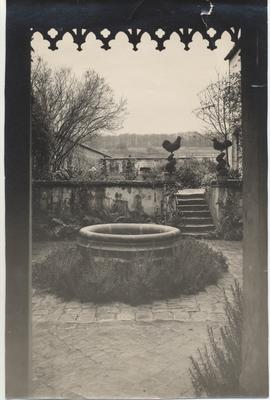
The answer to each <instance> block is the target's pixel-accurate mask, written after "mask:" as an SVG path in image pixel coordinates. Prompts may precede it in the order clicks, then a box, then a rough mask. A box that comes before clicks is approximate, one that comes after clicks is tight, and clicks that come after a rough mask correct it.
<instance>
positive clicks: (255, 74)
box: [240, 21, 268, 397]
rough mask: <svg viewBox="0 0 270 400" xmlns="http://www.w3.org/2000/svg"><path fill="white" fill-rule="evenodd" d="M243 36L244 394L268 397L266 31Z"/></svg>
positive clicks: (245, 31) (246, 31) (263, 25)
mask: <svg viewBox="0 0 270 400" xmlns="http://www.w3.org/2000/svg"><path fill="white" fill-rule="evenodd" d="M260 22H261V26H260V27H254V29H251V28H246V29H245V28H244V29H243V31H242V48H241V55H242V101H243V170H244V171H243V172H244V186H243V192H244V193H243V195H244V196H243V197H244V265H243V292H244V326H243V345H242V373H241V377H240V384H241V388H242V391H243V394H244V395H247V396H251V397H263V396H266V397H267V395H268V337H267V336H268V321H267V318H268V316H267V86H266V85H267V55H266V54H267V43H266V40H267V39H266V38H267V30H266V21H260Z"/></svg>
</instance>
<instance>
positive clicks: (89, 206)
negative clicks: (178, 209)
mask: <svg viewBox="0 0 270 400" xmlns="http://www.w3.org/2000/svg"><path fill="white" fill-rule="evenodd" d="M167 202H168V199H167V197H166V196H165V194H164V182H155V184H153V183H152V182H138V181H121V182H103V181H98V182H97V181H96V182H74V181H35V182H33V185H32V204H33V216H34V217H43V216H44V217H45V218H48V217H49V218H70V217H74V218H75V217H82V216H86V215H95V213H98V212H102V211H104V210H107V211H110V210H111V211H112V210H113V211H115V212H119V213H120V214H121V215H126V214H127V212H128V211H138V212H142V213H145V214H147V215H149V216H157V215H160V214H161V213H162V209H163V207H164V206H168V204H167Z"/></svg>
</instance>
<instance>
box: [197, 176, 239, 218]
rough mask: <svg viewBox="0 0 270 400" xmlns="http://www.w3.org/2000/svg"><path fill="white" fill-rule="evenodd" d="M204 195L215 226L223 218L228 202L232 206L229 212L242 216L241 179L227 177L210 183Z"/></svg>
mask: <svg viewBox="0 0 270 400" xmlns="http://www.w3.org/2000/svg"><path fill="white" fill-rule="evenodd" d="M205 197H206V201H207V203H208V206H209V209H210V213H211V215H212V217H213V221H214V224H215V225H216V226H218V225H219V224H220V223H221V221H222V218H224V213H225V209H226V205H227V206H228V202H229V203H230V207H231V208H232V209H231V212H232V213H234V214H235V216H238V217H240V218H242V215H243V194H242V182H241V181H239V180H236V179H228V180H227V181H224V182H215V183H212V184H211V186H209V187H208V188H207V189H206V192H205Z"/></svg>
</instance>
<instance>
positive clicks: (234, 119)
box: [194, 73, 241, 140]
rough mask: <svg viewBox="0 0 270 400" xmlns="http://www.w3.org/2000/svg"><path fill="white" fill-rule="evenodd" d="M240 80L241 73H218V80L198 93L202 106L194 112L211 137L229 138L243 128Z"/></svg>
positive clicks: (207, 134)
mask: <svg viewBox="0 0 270 400" xmlns="http://www.w3.org/2000/svg"><path fill="white" fill-rule="evenodd" d="M240 80H241V78H240V74H239V73H234V74H230V75H228V74H226V75H224V76H220V75H218V77H217V80H216V82H214V83H211V84H210V85H208V86H207V87H206V88H205V89H204V90H202V91H201V92H200V93H199V94H198V97H199V102H200V107H199V108H197V109H196V110H195V111H194V113H195V115H196V116H197V117H198V118H199V119H200V120H201V121H202V122H203V128H204V133H205V135H206V136H208V137H209V138H217V139H220V140H228V139H230V138H231V136H232V134H233V133H234V132H235V131H236V130H237V129H241V84H240Z"/></svg>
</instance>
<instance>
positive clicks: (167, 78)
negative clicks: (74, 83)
mask: <svg viewBox="0 0 270 400" xmlns="http://www.w3.org/2000/svg"><path fill="white" fill-rule="evenodd" d="M110 44H111V47H112V48H111V49H110V50H108V51H105V50H103V49H101V48H100V46H101V45H102V43H101V42H100V41H97V40H96V39H95V38H94V36H93V34H89V35H88V38H87V42H86V43H85V44H84V45H83V51H81V52H78V51H77V50H76V45H75V44H74V43H73V40H72V38H71V35H70V34H66V35H65V37H64V40H63V41H60V42H58V47H59V50H56V51H51V50H48V42H47V41H45V40H43V39H42V37H41V35H40V34H39V33H36V34H35V35H34V39H33V42H32V46H33V48H34V50H35V52H36V55H37V54H38V55H40V56H41V57H42V58H43V59H44V60H46V61H47V62H48V63H49V64H50V65H51V66H53V67H60V66H68V67H70V68H71V69H72V70H73V71H74V72H75V73H76V74H77V75H79V76H80V75H81V74H83V73H84V71H85V70H86V69H88V68H93V69H95V70H96V71H98V72H99V73H101V74H102V75H103V76H104V77H105V79H106V81H107V82H108V83H109V84H110V86H111V87H112V88H113V90H114V92H115V95H116V96H117V97H125V98H126V99H127V102H128V115H127V117H126V120H125V122H124V125H123V128H122V129H121V131H120V132H123V133H124V132H127V133H128V132H130V133H175V132H183V131H193V130H197V131H200V130H201V124H200V121H199V120H197V118H196V117H195V116H194V115H193V113H192V110H194V109H195V108H196V107H198V99H197V93H198V92H200V91H201V90H202V89H204V88H205V87H206V86H207V85H208V84H209V83H210V82H211V81H213V80H215V78H216V75H217V72H219V73H224V72H227V71H228V61H224V57H225V56H226V55H227V53H228V52H229V51H230V49H231V48H232V46H233V44H232V42H231V41H230V39H229V37H228V34H226V33H225V34H223V36H222V39H221V40H219V41H218V42H217V45H218V48H217V49H216V50H214V51H211V50H209V49H207V41H205V40H203V39H202V38H201V36H200V34H196V35H195V36H194V39H193V42H192V43H191V44H190V50H189V51H185V50H184V45H183V44H182V43H180V42H179V38H178V36H177V35H176V34H173V35H172V36H171V39H170V41H168V42H165V47H166V49H165V50H163V51H162V52H159V51H157V50H155V46H156V42H153V41H151V39H150V37H149V36H148V34H144V35H143V37H142V42H141V43H140V44H139V45H138V49H139V50H138V51H137V52H135V51H133V50H132V45H131V44H130V43H128V40H127V37H126V35H124V34H123V33H119V34H118V35H117V40H115V41H112V42H111V43H110Z"/></svg>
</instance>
